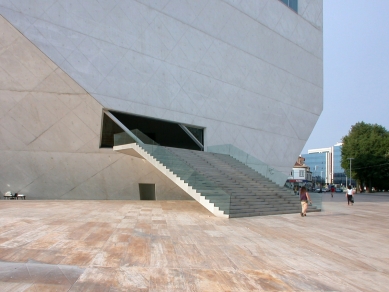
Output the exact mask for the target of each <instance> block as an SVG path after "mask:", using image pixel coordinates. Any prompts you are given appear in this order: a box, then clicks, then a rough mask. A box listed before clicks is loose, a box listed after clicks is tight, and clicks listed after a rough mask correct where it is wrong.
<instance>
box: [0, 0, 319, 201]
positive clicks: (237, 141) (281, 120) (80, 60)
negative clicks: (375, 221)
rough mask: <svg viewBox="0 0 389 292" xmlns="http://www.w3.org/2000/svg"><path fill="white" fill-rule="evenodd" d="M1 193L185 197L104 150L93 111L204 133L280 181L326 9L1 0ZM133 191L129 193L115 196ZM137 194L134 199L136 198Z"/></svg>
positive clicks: (303, 119) (305, 106)
mask: <svg viewBox="0 0 389 292" xmlns="http://www.w3.org/2000/svg"><path fill="white" fill-rule="evenodd" d="M0 14H1V15H2V17H3V18H2V19H1V43H0V59H1V62H0V70H1V71H0V92H1V95H0V103H1V104H0V110H1V119H0V122H1V123H0V141H1V146H0V147H1V154H0V164H1V170H0V171H1V178H0V190H1V191H2V192H5V191H6V190H8V189H11V190H12V191H14V192H15V191H18V192H23V193H27V194H31V196H32V197H33V198H51V197H52V194H54V193H55V195H54V196H55V198H63V199H71V198H96V199H100V198H101V199H118V198H120V199H125V198H132V199H136V198H137V196H138V197H139V194H138V190H137V183H139V182H152V183H156V184H157V186H158V188H157V195H158V192H159V191H160V192H161V193H160V198H163V197H164V194H166V197H171V198H182V199H185V198H187V195H186V194H185V193H184V192H183V191H181V190H180V189H178V188H177V187H176V186H175V185H174V184H172V183H171V182H169V181H168V180H167V179H166V178H165V177H164V176H163V175H161V174H159V173H158V171H156V170H155V169H154V168H153V167H152V166H150V165H147V164H146V163H144V162H143V161H142V160H140V159H137V158H129V157H126V156H123V155H121V154H117V153H113V152H112V151H111V150H109V149H99V141H100V132H101V119H102V110H103V109H109V110H117V111H122V112H128V113H131V114H136V115H141V116H145V117H152V118H157V119H162V120H168V121H173V122H177V123H183V124H188V125H193V126H198V127H203V128H204V129H205V132H204V134H205V137H204V144H205V147H206V148H207V147H208V146H215V145H224V144H232V145H234V146H235V147H237V148H239V149H241V150H243V151H244V152H246V153H248V154H249V155H251V156H254V157H256V158H257V159H259V160H261V161H263V162H265V163H266V164H268V165H270V166H271V167H274V168H275V169H277V170H279V171H281V172H283V173H288V172H289V170H290V168H291V166H292V165H293V164H294V158H295V157H296V156H297V155H298V154H299V153H300V151H301V149H302V148H303V146H304V144H305V142H306V140H307V139H308V137H309V135H310V133H311V131H312V129H313V127H314V125H315V124H316V121H317V120H318V118H319V115H320V113H321V111H322V104H323V58H322V55H323V43H322V0H311V1H308V0H305V1H303V0H300V1H299V4H298V13H295V12H294V11H292V10H291V9H290V8H288V7H287V6H285V5H284V4H283V3H282V2H281V1H278V0H263V1H257V0H247V1H230V0H198V1H178V0H161V1H150V0H139V1H119V0H118V1H81V0H80V1H76V0H74V1H56V0H47V1H39V0H29V1H9V0H0ZM124 193H125V194H128V195H124ZM136 194H138V195H136Z"/></svg>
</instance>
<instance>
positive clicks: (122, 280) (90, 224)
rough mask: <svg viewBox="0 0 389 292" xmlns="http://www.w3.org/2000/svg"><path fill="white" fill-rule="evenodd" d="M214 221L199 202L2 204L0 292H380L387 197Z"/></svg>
mask: <svg viewBox="0 0 389 292" xmlns="http://www.w3.org/2000/svg"><path fill="white" fill-rule="evenodd" d="M323 209H324V211H323V212H321V213H310V214H308V216H307V217H305V218H302V217H300V215H299V214H289V215H281V216H268V217H252V218H244V219H230V220H227V219H220V218H216V217H214V216H212V215H210V214H209V212H208V211H207V210H205V209H204V208H203V207H201V206H200V205H199V204H198V203H197V202H180V201H163V202H161V201H127V202H123V201H28V200H26V201H20V200H19V201H11V200H7V201H5V200H2V201H1V202H0V210H1V212H0V225H1V228H0V287H1V291H387V287H389V265H388V263H389V256H388V255H389V247H388V242H389V231H388V225H389V211H388V210H389V195H388V194H387V195H386V196H385V195H384V196H377V195H375V196H372V195H359V194H357V195H356V203H355V204H354V206H347V204H346V202H345V198H344V194H336V195H335V198H333V199H332V198H330V195H329V194H324V198H323Z"/></svg>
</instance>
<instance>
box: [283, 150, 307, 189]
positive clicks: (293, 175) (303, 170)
mask: <svg viewBox="0 0 389 292" xmlns="http://www.w3.org/2000/svg"><path fill="white" fill-rule="evenodd" d="M287 185H288V186H289V187H294V186H308V187H309V188H310V187H311V186H312V172H311V170H310V167H309V166H307V165H306V164H305V158H304V157H302V156H299V158H297V161H296V163H295V164H294V167H293V169H292V171H291V172H290V176H289V177H288V180H287Z"/></svg>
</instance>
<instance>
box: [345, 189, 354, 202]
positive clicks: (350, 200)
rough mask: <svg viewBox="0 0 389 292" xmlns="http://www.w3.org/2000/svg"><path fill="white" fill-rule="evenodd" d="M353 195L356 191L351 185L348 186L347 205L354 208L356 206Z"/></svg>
mask: <svg viewBox="0 0 389 292" xmlns="http://www.w3.org/2000/svg"><path fill="white" fill-rule="evenodd" d="M353 194H354V190H353V189H352V187H351V185H348V187H347V192H346V198H347V205H350V204H351V206H352V205H353V204H354V199H353Z"/></svg>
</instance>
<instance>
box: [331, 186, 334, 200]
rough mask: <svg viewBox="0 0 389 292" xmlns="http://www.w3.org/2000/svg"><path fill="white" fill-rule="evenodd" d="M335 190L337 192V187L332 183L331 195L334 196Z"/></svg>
mask: <svg viewBox="0 0 389 292" xmlns="http://www.w3.org/2000/svg"><path fill="white" fill-rule="evenodd" d="M334 192H335V187H334V186H333V185H332V186H331V197H332V198H333V197H334Z"/></svg>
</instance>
